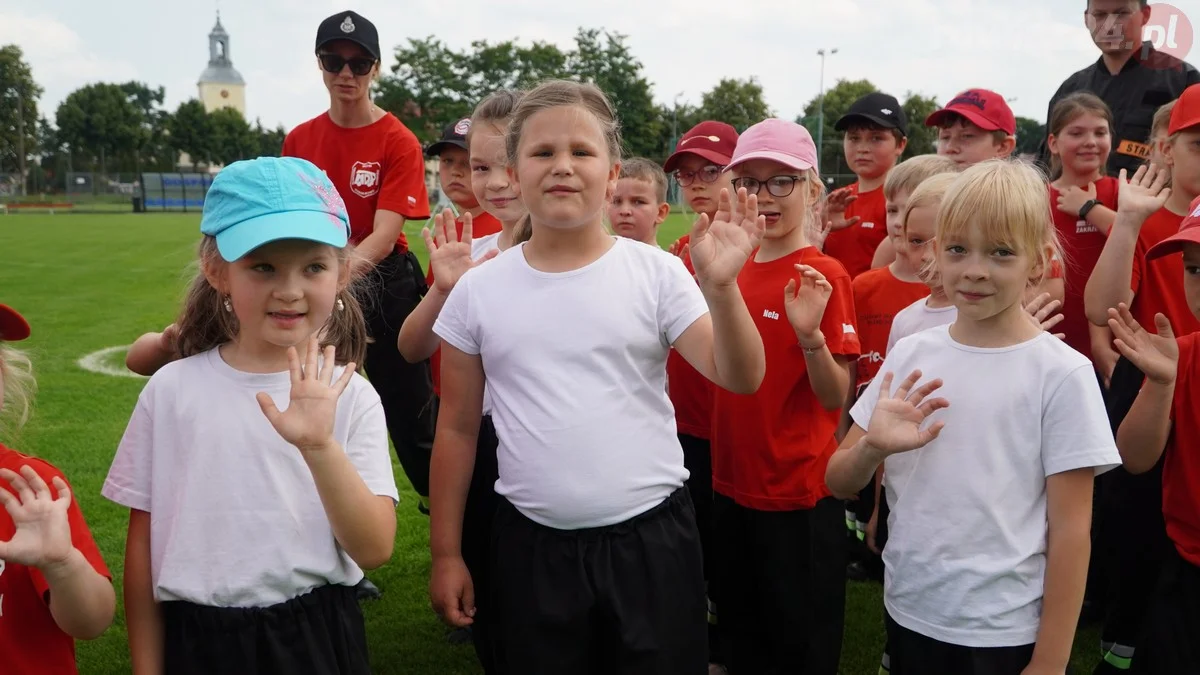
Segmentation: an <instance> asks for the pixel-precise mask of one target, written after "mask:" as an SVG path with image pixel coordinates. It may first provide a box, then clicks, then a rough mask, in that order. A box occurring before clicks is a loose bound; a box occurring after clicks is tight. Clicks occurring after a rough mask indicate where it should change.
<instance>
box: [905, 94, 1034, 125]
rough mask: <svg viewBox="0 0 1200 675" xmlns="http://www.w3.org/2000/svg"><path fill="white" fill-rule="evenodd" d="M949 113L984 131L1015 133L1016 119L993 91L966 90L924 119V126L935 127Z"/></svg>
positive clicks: (1002, 98) (1005, 102)
mask: <svg viewBox="0 0 1200 675" xmlns="http://www.w3.org/2000/svg"><path fill="white" fill-rule="evenodd" d="M950 113H957V114H959V115H962V116H963V117H965V118H967V120H968V121H969V122H971V124H974V125H975V126H977V127H979V128H980V129H983V130H984V131H1003V132H1004V133H1006V134H1008V135H1010V136H1011V135H1013V134H1015V133H1017V118H1016V117H1014V116H1013V111H1012V108H1010V107H1008V101H1005V100H1004V97H1003V96H1001V95H1000V94H997V93H996V92H994V91H989V90H987V89H968V90H966V91H964V92H962V93H960V94H959V95H958V96H955V97H954V98H953V99H951V101H950V102H949V103H947V104H946V107H945V108H942V109H941V110H938V111H935V112H934V113H933V114H931V115H930V116H929V117H926V118H925V126H927V127H936V126H938V125H940V124H941V123H942V120H944V119H946V116H947V115H949V114H950Z"/></svg>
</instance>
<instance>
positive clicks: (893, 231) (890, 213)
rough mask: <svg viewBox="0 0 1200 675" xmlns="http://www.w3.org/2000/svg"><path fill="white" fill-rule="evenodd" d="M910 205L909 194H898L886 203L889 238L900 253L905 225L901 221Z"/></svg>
mask: <svg viewBox="0 0 1200 675" xmlns="http://www.w3.org/2000/svg"><path fill="white" fill-rule="evenodd" d="M907 204H908V192H897V193H896V194H894V195H892V198H891V199H889V200H887V201H885V202H884V209H885V210H886V212H887V233H888V238H889V239H891V240H892V246H893V247H894V248H895V249H896V250H897V251H899V250H900V248H901V246H902V243H901V240H902V239H903V238H904V227H903V226H904V223H903V222H902V221H901V220H900V216H901V215H903V214H904V207H905V206H906V205H907Z"/></svg>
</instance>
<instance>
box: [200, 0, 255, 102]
mask: <svg viewBox="0 0 1200 675" xmlns="http://www.w3.org/2000/svg"><path fill="white" fill-rule="evenodd" d="M196 84H197V86H198V87H199V88H200V102H201V103H203V104H204V108H205V110H207V111H208V112H212V111H214V110H216V109H218V108H233V109H234V110H237V111H238V112H240V113H242V116H243V117H245V115H246V81H245V80H243V79H242V75H241V73H239V72H238V71H237V70H235V69H234V67H233V60H232V59H231V58H230V56H229V33H226V32H225V27H224V26H222V25H221V14H220V12H218V13H217V24H216V25H215V26H213V29H212V32H211V33H209V34H208V67H207V68H205V69H204V72H202V73H200V81H199V82H197V83H196Z"/></svg>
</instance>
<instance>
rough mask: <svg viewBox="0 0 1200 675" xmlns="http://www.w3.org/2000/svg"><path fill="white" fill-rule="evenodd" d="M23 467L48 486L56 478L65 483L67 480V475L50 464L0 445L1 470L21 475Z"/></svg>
mask: <svg viewBox="0 0 1200 675" xmlns="http://www.w3.org/2000/svg"><path fill="white" fill-rule="evenodd" d="M23 466H28V467H29V468H31V469H33V470H34V472H35V473H37V475H38V476H40V477H41V479H42V480H44V481H46V484H47V485H49V484H50V481H51V480H52V479H54V478H56V477H57V478H61V479H62V480H63V481H66V480H67V477H66V475H64V474H63V472H62V471H60V470H59V469H58V467H56V466H54V465H53V464H51V463H50V462H47V461H46V460H44V459H39V458H37V457H30V456H29V455H26V454H25V453H23V452H20V451H18V450H13V449H12V448H7V447H5V446H4V445H0V469H8V470H9V471H12V472H14V473H19V472H20V471H21V467H23Z"/></svg>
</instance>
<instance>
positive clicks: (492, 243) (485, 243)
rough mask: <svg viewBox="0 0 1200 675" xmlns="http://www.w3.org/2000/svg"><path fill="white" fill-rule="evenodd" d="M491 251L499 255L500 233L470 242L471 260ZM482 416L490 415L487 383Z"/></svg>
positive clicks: (490, 397) (489, 393)
mask: <svg viewBox="0 0 1200 675" xmlns="http://www.w3.org/2000/svg"><path fill="white" fill-rule="evenodd" d="M492 251H497V255H499V253H500V233H499V232H494V233H492V234H489V235H487V236H485V237H480V238H478V239H472V240H471V259H472V260H479V259H480V258H482V257H483V256H485V255H487V254H488V253H490V252H492ZM483 414H484V415H491V414H492V392H490V391H489V390H488V386H487V382H484V383H483Z"/></svg>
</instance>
